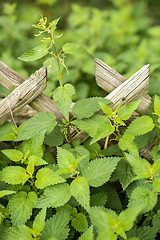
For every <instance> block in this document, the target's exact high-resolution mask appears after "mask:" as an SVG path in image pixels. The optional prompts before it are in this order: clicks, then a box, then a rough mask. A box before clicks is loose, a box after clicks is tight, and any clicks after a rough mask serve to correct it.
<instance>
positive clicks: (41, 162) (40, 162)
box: [29, 155, 48, 166]
mask: <svg viewBox="0 0 160 240" xmlns="http://www.w3.org/2000/svg"><path fill="white" fill-rule="evenodd" d="M29 162H33V164H34V166H41V165H46V164H48V163H47V162H46V161H45V160H43V159H42V158H40V157H38V156H36V155H32V156H31V157H29Z"/></svg>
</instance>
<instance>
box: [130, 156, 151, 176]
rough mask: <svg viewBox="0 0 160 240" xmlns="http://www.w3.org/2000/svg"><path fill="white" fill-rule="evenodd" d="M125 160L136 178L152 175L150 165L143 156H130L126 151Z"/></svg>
mask: <svg viewBox="0 0 160 240" xmlns="http://www.w3.org/2000/svg"><path fill="white" fill-rule="evenodd" d="M126 158H127V161H128V162H129V163H130V164H131V166H132V167H133V170H134V172H135V174H136V175H137V177H136V179H142V178H149V177H150V176H151V175H152V171H151V169H152V166H151V164H150V163H149V162H148V161H147V160H145V159H144V158H140V157H139V156H132V155H130V154H127V153H126Z"/></svg>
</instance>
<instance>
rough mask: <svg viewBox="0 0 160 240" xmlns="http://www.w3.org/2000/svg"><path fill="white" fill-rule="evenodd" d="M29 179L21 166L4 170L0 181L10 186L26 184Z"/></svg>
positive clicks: (0, 175) (0, 174) (0, 173)
mask: <svg viewBox="0 0 160 240" xmlns="http://www.w3.org/2000/svg"><path fill="white" fill-rule="evenodd" d="M28 178H29V175H28V174H27V173H26V170H25V169H24V168H22V167H19V166H10V167H6V168H3V170H2V171H1V172H0V180H1V181H4V182H5V183H9V184H13V185H15V184H24V183H25V182H26V181H27V180H28Z"/></svg>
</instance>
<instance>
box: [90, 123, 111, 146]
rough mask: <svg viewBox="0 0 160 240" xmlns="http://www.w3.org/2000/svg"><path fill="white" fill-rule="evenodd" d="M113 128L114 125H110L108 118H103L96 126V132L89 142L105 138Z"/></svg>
mask: <svg viewBox="0 0 160 240" xmlns="http://www.w3.org/2000/svg"><path fill="white" fill-rule="evenodd" d="M114 130H115V127H114V126H112V124H111V121H110V120H109V119H105V122H103V123H101V124H100V125H99V126H98V128H97V132H96V134H95V135H94V137H93V139H92V141H91V143H90V144H93V143H95V142H97V141H98V140H100V139H101V138H105V137H106V136H109V135H111V134H112V133H113V132H114Z"/></svg>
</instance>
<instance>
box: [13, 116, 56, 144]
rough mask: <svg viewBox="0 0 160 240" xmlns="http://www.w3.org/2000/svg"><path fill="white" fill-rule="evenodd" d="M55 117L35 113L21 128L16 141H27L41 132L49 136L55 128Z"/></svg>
mask: <svg viewBox="0 0 160 240" xmlns="http://www.w3.org/2000/svg"><path fill="white" fill-rule="evenodd" d="M56 124H57V122H56V117H55V115H53V114H52V113H49V112H40V113H37V114H36V115H35V116H34V117H32V118H30V119H29V120H28V121H26V122H25V123H24V125H23V126H22V127H21V129H20V132H19V134H18V136H17V138H16V141H21V140H27V139H29V138H32V137H34V136H35V135H36V134H39V133H41V132H43V133H44V134H45V133H46V134H49V133H50V132H51V131H52V130H53V129H54V127H55V126H56Z"/></svg>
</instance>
